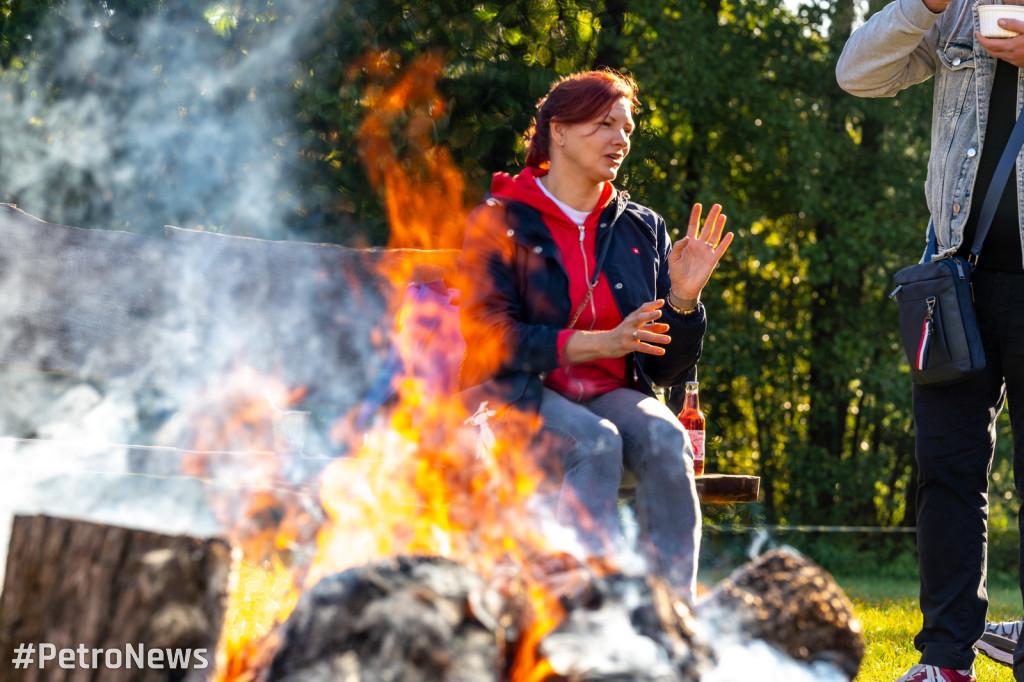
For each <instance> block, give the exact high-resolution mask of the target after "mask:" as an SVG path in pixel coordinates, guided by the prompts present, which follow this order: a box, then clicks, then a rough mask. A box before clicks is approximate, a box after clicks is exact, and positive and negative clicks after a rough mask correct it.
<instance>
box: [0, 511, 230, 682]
mask: <svg viewBox="0 0 1024 682" xmlns="http://www.w3.org/2000/svg"><path fill="white" fill-rule="evenodd" d="M230 573H231V549H230V547H229V546H228V544H227V543H226V542H224V541H222V540H216V539H205V540H204V539H198V538H191V537H184V536H168V535H163V534H160V533H153V532H149V531H142V530H132V529H128V528H121V527H117V526H109V525H103V524H96V523H90V522H85V521H78V520H73V519H60V518H53V517H48V516H42V515H39V516H17V517H15V519H14V524H13V528H12V532H11V541H10V547H9V551H8V554H7V573H6V579H5V583H4V590H3V593H2V594H0V679H3V680H5V681H6V682H36V681H41V680H46V682H65V681H66V682H93V681H95V682H100V681H101V680H102V682H128V681H131V682H158V681H160V682H169V681H171V680H176V681H181V682H198V681H200V680H207V679H212V672H213V670H214V667H215V656H216V652H217V641H218V638H219V636H220V631H221V629H222V625H223V619H224V610H225V606H226V598H227V590H228V578H229V576H230ZM44 645H46V647H44ZM25 646H33V647H34V651H33V658H32V661H31V662H29V661H28V660H27V653H26V650H25V649H24V648H22V649H21V651H20V652H19V647H25ZM51 646H52V649H50V648H49V647H51ZM62 650H63V651H62ZM114 652H117V653H114ZM172 652H177V653H172ZM47 653H49V654H51V656H52V657H51V658H50V659H49V660H45V661H44V660H43V656H44V655H45V654H47ZM185 653H188V654H189V658H188V662H187V663H186V662H185V660H184V655H185ZM62 655H63V658H62ZM18 660H21V661H22V665H20V666H17V665H16V664H15V662H16V661H18ZM62 663H63V664H64V665H62Z"/></svg>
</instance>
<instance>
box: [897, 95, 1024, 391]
mask: <svg viewBox="0 0 1024 682" xmlns="http://www.w3.org/2000/svg"><path fill="white" fill-rule="evenodd" d="M1022 145H1024V115H1021V116H1019V117H1018V118H1017V122H1016V123H1015V124H1014V126H1013V131H1012V132H1011V133H1010V139H1009V140H1008V141H1007V143H1006V148H1005V149H1004V150H1003V154H1002V156H1001V157H1000V158H999V163H998V164H997V165H996V170H995V173H993V175H992V182H991V183H990V184H989V186H988V192H986V194H985V201H984V203H982V205H981V213H979V215H978V229H977V232H976V233H975V237H974V244H972V245H971V254H970V256H968V257H967V258H966V259H964V258H959V257H956V256H954V257H949V258H941V259H939V260H936V261H932V260H931V257H930V253H931V252H933V251H934V246H933V245H934V241H935V233H934V231H933V228H932V226H931V225H929V226H928V238H929V248H928V249H927V250H926V251H925V258H924V260H923V262H921V263H917V264H916V265H911V266H909V267H905V268H903V269H902V270H900V271H899V272H897V273H896V274H895V275H894V276H893V281H894V282H895V283H896V288H895V289H894V290H893V292H892V293H891V294H889V298H893V297H894V296H895V297H896V301H897V302H898V303H899V318H900V336H901V337H902V340H903V350H904V351H905V352H906V354H907V361H908V362H909V363H910V378H911V379H913V381H914V383H917V384H921V385H932V386H941V385H944V384H953V383H956V382H958V381H963V380H964V379H967V378H969V377H971V376H973V375H974V374H976V373H977V372H979V371H981V370H982V369H984V368H985V351H984V348H983V347H982V344H981V332H980V330H979V329H978V320H977V317H976V316H975V314H974V293H973V290H972V289H971V273H972V272H973V271H974V266H975V265H976V264H977V262H978V255H979V254H980V253H981V244H982V242H983V241H984V240H985V236H986V235H987V234H988V230H989V227H991V225H992V217H993V216H994V215H995V212H996V206H997V204H998V203H999V198H1000V195H1001V194H1002V192H1003V189H1004V188H1005V187H1006V180H1007V178H1008V177H1009V175H1010V171H1011V169H1012V168H1013V165H1014V162H1015V161H1016V158H1017V152H1018V151H1019V150H1020V148H1021V146H1022Z"/></svg>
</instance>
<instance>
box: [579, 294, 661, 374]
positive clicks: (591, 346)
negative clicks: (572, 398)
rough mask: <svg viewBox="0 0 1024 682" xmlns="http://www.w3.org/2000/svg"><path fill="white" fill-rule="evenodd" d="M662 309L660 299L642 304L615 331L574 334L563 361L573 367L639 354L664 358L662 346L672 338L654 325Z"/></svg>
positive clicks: (657, 324)
mask: <svg viewBox="0 0 1024 682" xmlns="http://www.w3.org/2000/svg"><path fill="white" fill-rule="evenodd" d="M663 305H665V301H664V300H662V299H658V300H657V301H651V302H649V303H644V304H643V305H642V306H640V307H639V308H637V309H636V310H634V311H633V312H631V313H630V314H629V315H627V316H626V317H625V319H623V320H622V322H620V323H619V325H618V326H617V327H615V329H609V330H608V331H600V332H591V331H582V330H581V331H578V332H576V333H575V334H573V335H572V336H570V337H569V340H568V341H567V342H566V344H565V350H564V352H565V355H566V358H567V359H568V360H569V362H571V363H573V364H576V363H580V362H590V361H591V360H599V359H602V358H621V357H623V356H624V355H629V354H630V353H638V352H639V353H648V354H649V355H664V354H665V348H664V346H665V345H667V344H668V343H669V342H671V341H672V337H670V336H669V335H668V334H666V333H665V332H667V331H668V330H669V326H668V325H667V324H665V323H664V322H658V321H657V320H658V318H660V317H661V307H662V306H663Z"/></svg>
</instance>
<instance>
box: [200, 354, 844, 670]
mask: <svg viewBox="0 0 1024 682" xmlns="http://www.w3.org/2000/svg"><path fill="white" fill-rule="evenodd" d="M406 379H407V380H408V381H409V382H411V383H410V384H409V385H406V386H404V387H403V390H402V391H400V392H399V396H400V400H399V402H398V403H397V404H395V405H393V406H392V407H391V408H390V409H389V410H387V411H386V412H384V413H383V414H382V415H381V418H379V419H378V420H376V421H375V422H374V424H373V425H372V426H371V427H370V428H369V429H368V430H367V431H365V432H356V431H348V432H347V431H346V427H347V426H348V424H344V423H343V424H339V425H337V427H336V430H335V437H338V438H348V439H349V440H350V441H351V450H350V451H349V452H348V453H347V454H346V455H345V456H343V457H339V458H335V459H329V460H316V459H314V460H313V461H314V462H316V464H314V465H311V464H310V463H309V462H308V461H307V462H305V463H303V460H304V459H305V458H306V455H305V454H304V453H303V452H302V451H301V446H300V447H296V444H301V442H302V440H303V439H302V436H301V433H296V431H295V428H296V423H297V424H298V428H299V431H301V427H302V426H303V425H304V422H303V420H302V419H301V417H300V418H299V419H298V420H297V422H296V420H295V416H296V415H297V414H300V413H298V412H297V411H294V410H288V409H282V407H281V406H282V405H284V406H285V407H287V403H288V402H289V401H295V400H296V399H298V398H300V397H301V393H297V392H294V391H292V392H288V391H283V390H281V389H280V388H279V389H278V391H277V393H275V394H274V395H276V396H277V397H276V398H272V397H271V396H270V394H269V393H268V390H267V389H266V388H265V387H263V389H262V390H258V388H259V382H257V381H256V377H255V376H253V375H251V374H249V375H246V382H243V387H245V386H247V387H248V390H244V388H238V389H236V390H233V391H228V392H227V393H225V392H220V393H218V394H217V395H216V396H215V398H216V401H217V402H218V404H220V405H225V404H228V405H231V406H232V407H233V410H232V413H233V414H235V415H237V417H236V418H234V419H232V420H230V421H229V422H228V423H225V424H216V425H215V424H212V423H208V424H206V428H205V430H203V429H199V430H197V432H196V436H197V437H200V436H202V437H203V438H205V440H203V441H202V442H203V443H204V447H203V448H202V449H201V450H202V451H203V452H206V451H209V450H210V449H211V447H212V445H213V444H214V443H215V442H216V441H217V440H218V439H219V440H220V441H221V442H222V443H224V442H226V443H227V444H229V445H230V446H231V447H232V448H238V447H239V446H240V444H239V441H238V439H239V438H251V439H254V440H253V443H251V444H250V446H249V448H250V449H252V450H258V449H267V448H269V449H273V450H276V452H277V455H278V457H277V458H275V459H274V460H271V461H276V462H277V465H276V466H274V467H271V468H270V469H267V470H265V471H255V472H254V473H253V475H255V476H257V477H262V479H263V480H262V483H261V484H260V485H255V484H254V482H255V481H253V483H252V484H250V486H249V489H250V490H252V489H257V490H258V491H259V492H257V493H251V492H248V493H244V494H243V495H242V497H233V498H232V499H230V500H229V501H226V503H225V504H224V505H223V507H222V508H223V510H224V513H229V512H230V513H232V514H233V516H232V518H231V519H230V520H228V521H229V522H228V523H226V525H228V526H229V527H234V528H235V529H236V533H235V536H234V537H232V538H231V542H232V544H233V545H235V546H236V547H238V548H239V549H240V552H241V557H240V559H239V560H238V561H237V562H236V572H237V575H236V580H235V583H234V588H233V591H232V592H231V594H230V601H229V608H228V612H227V615H226V622H225V627H224V631H223V636H222V640H221V649H222V650H221V652H220V655H219V657H218V661H219V666H218V669H217V677H216V679H218V680H224V681H225V682H236V681H243V680H244V681H247V682H248V681H251V682H270V681H291V682H298V681H299V680H302V681H313V682H316V681H318V680H323V681H324V682H327V681H329V680H346V681H347V680H387V679H394V680H406V681H415V680H424V681H434V682H441V681H445V680H474V681H479V680H494V681H495V682H506V681H508V682H540V681H544V680H548V681H555V680H612V679H614V680H652V681H653V680H659V681H660V680H692V681H696V680H724V679H730V677H729V675H730V674H732V672H730V671H735V669H736V667H737V666H743V665H747V666H750V667H751V669H761V668H758V666H763V665H764V662H763V661H762V660H760V657H763V656H768V657H770V659H771V660H772V665H773V666H775V667H781V669H782V670H783V671H784V672H783V673H781V676H780V677H778V678H777V679H786V680H793V679H800V677H799V675H801V674H806V675H808V676H810V675H811V674H812V672H811V671H813V676H814V679H820V678H821V677H825V678H826V679H835V680H848V679H852V678H853V677H854V676H855V675H856V672H857V670H858V668H859V665H860V660H861V658H862V656H863V652H864V643H863V639H862V636H861V633H860V629H859V624H858V621H857V619H856V617H855V615H854V613H853V608H852V606H851V604H850V602H849V601H848V600H847V599H846V597H845V596H844V595H843V593H842V590H841V589H840V588H839V587H838V586H837V585H836V583H835V582H834V580H832V578H831V577H830V576H829V575H828V574H827V573H826V572H824V571H823V570H822V569H820V568H819V567H818V566H817V565H815V564H814V563H813V562H812V561H810V560H809V559H807V558H805V557H802V556H800V555H799V554H797V553H795V552H791V551H784V550H775V551H773V552H770V553H768V554H765V555H762V556H760V557H756V558H755V559H754V560H752V561H751V562H750V563H748V564H746V565H744V566H742V567H740V568H739V569H737V571H736V572H734V573H733V574H732V575H731V576H730V577H729V578H727V579H726V580H723V581H722V582H721V583H719V584H718V585H716V586H714V587H713V588H712V589H709V590H707V591H706V592H705V594H704V595H703V596H702V597H701V598H700V599H699V600H698V602H697V603H696V604H691V603H687V602H686V601H685V600H683V599H681V598H680V597H679V596H678V595H677V594H675V592H674V591H673V589H672V588H671V587H670V586H669V585H668V584H667V583H665V582H664V581H663V580H661V579H660V578H658V577H657V576H655V575H652V574H650V573H649V572H648V571H647V570H646V567H645V565H644V562H643V559H642V558H640V556H639V554H638V553H637V551H636V548H634V547H629V546H628V544H629V539H627V538H620V539H609V541H612V542H616V541H617V542H619V543H620V544H621V545H622V548H623V550H622V557H623V559H622V561H621V562H620V563H618V564H616V565H611V564H609V563H608V562H607V561H606V560H603V561H597V560H595V559H594V558H592V557H589V556H587V555H586V553H585V552H584V551H583V550H582V548H581V545H580V544H579V543H577V542H575V537H574V533H573V530H572V529H570V528H564V527H560V526H557V525H555V524H554V522H553V519H554V514H553V512H552V511H551V507H550V503H551V499H552V496H553V491H554V490H555V488H556V487H557V483H558V481H557V480H553V479H552V473H551V472H550V471H547V470H545V468H544V467H543V466H541V465H540V462H539V460H538V459H537V457H538V451H537V449H536V448H534V447H531V444H530V442H529V439H528V438H527V434H529V433H530V429H532V428H533V427H534V424H533V423H532V420H531V419H529V418H527V417H525V416H517V415H505V416H504V421H503V424H502V428H501V429H500V430H499V431H498V433H500V434H501V436H500V437H495V432H494V430H492V429H491V428H490V424H489V421H488V418H487V417H486V416H485V417H483V418H481V417H480V413H477V412H475V413H474V414H470V413H469V412H468V411H467V409H466V407H465V406H464V405H463V404H462V403H461V402H460V401H458V400H455V399H452V398H448V399H446V398H444V397H443V396H440V395H436V394H434V393H432V392H431V390H430V388H429V387H428V386H420V385H417V384H416V382H415V380H414V379H412V378H406ZM246 396H248V398H249V399H246ZM485 414H486V413H485ZM517 419H518V420H519V422H518V423H517V422H516V421H515V420H517ZM288 426H290V427H291V428H290V429H289V428H286V427H288ZM211 438H212V440H211ZM198 451H200V449H199V448H197V452H198ZM196 457H197V458H198V459H195V460H193V461H192V462H191V466H192V467H193V472H194V473H195V474H196V475H210V474H211V473H213V472H211V467H216V466H217V464H216V462H215V461H213V460H204V459H203V458H202V457H201V456H199V455H196ZM311 466H312V470H315V471H312V473H313V474H314V475H311ZM314 482H315V485H314ZM754 652H757V653H756V654H755V653H754ZM738 656H739V657H740V658H737V657H738ZM744 660H745V661H746V662H745V663H744ZM808 679H810V677H809V678H808Z"/></svg>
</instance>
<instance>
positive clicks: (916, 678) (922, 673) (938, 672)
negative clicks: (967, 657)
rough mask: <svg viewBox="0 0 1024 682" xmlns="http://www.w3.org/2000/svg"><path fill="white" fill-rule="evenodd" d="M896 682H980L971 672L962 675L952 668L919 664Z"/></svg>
mask: <svg viewBox="0 0 1024 682" xmlns="http://www.w3.org/2000/svg"><path fill="white" fill-rule="evenodd" d="M896 682H978V680H976V679H975V677H974V675H972V674H971V671H969V670H968V671H967V672H966V673H962V672H960V671H959V670H952V669H951V668H937V667H935V666H934V665H924V664H923V663H918V664H917V665H915V666H913V667H912V668H911V669H910V670H908V671H907V672H906V673H905V674H904V675H903V677H901V678H899V679H898V680H896Z"/></svg>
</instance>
